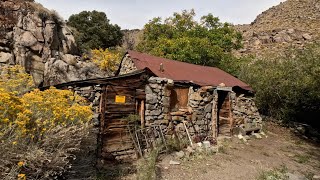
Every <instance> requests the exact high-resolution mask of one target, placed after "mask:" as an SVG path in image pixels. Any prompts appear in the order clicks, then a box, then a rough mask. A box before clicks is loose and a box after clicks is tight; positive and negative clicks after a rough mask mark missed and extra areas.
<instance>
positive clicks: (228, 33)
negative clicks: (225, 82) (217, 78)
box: [137, 10, 242, 66]
mask: <svg viewBox="0 0 320 180" xmlns="http://www.w3.org/2000/svg"><path fill="white" fill-rule="evenodd" d="M195 15H196V14H195V12H194V10H190V11H187V10H184V11H182V13H174V14H173V16H172V17H169V18H167V19H165V20H164V21H162V19H161V18H160V17H157V18H154V19H152V20H151V21H149V23H147V24H146V25H145V26H144V30H143V32H144V34H143V39H142V41H141V42H140V43H139V44H138V46H137V50H138V51H141V52H147V53H150V54H153V55H155V56H161V57H165V58H170V59H174V60H182V61H186V62H189V63H194V64H200V65H207V66H217V65H219V62H220V60H221V59H223V58H226V56H229V53H230V52H231V50H233V49H238V48H240V47H241V39H242V37H241V34H240V33H238V32H236V31H235V30H234V29H232V28H231V26H230V24H228V23H221V22H220V21H219V18H217V17H214V16H213V15H212V14H208V15H207V16H203V17H202V18H201V20H200V22H197V21H196V20H194V18H195Z"/></svg>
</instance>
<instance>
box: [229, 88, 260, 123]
mask: <svg viewBox="0 0 320 180" xmlns="http://www.w3.org/2000/svg"><path fill="white" fill-rule="evenodd" d="M231 106H232V114H233V119H234V126H235V127H242V128H244V129H251V128H256V127H260V128H261V127H262V118H261V116H260V114H259V111H258V108H257V106H256V104H255V102H254V98H253V97H246V96H245V95H244V94H241V95H239V94H236V93H234V92H232V93H231Z"/></svg>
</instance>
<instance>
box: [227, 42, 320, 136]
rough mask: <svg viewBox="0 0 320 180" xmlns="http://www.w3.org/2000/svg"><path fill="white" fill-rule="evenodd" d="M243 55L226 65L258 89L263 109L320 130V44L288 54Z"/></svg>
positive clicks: (277, 117) (289, 120) (288, 52)
mask: <svg viewBox="0 0 320 180" xmlns="http://www.w3.org/2000/svg"><path fill="white" fill-rule="evenodd" d="M250 59H251V58H248V59H246V58H243V59H241V60H239V61H232V62H227V61H224V62H223V64H225V65H224V67H225V68H226V69H225V70H227V71H228V70H229V72H233V73H235V75H237V76H238V77H239V78H240V79H242V80H244V81H245V82H247V83H249V84H250V85H251V86H252V87H253V89H254V90H255V91H256V102H257V104H258V106H259V109H260V111H261V112H262V113H263V114H265V115H268V116H272V117H273V118H276V119H277V120H281V121H283V122H285V123H291V122H301V123H307V124H310V125H312V127H314V128H317V129H318V130H320V122H319V118H318V119H317V118H316V117H320V45H319V44H315V45H310V46H308V47H306V48H305V49H303V50H299V49H288V50H287V51H286V52H285V54H280V55H276V54H275V55H272V54H270V55H268V56H267V57H264V58H263V57H262V58H255V59H251V60H250Z"/></svg>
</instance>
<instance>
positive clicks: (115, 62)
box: [91, 48, 123, 73]
mask: <svg viewBox="0 0 320 180" xmlns="http://www.w3.org/2000/svg"><path fill="white" fill-rule="evenodd" d="M122 56H123V53H122V52H121V51H119V50H113V49H102V48H100V49H93V50H91V60H92V61H93V62H94V63H95V64H96V65H98V66H99V67H100V69H101V70H104V71H109V73H114V72H115V71H116V70H117V68H118V66H119V64H120V61H121V58H122Z"/></svg>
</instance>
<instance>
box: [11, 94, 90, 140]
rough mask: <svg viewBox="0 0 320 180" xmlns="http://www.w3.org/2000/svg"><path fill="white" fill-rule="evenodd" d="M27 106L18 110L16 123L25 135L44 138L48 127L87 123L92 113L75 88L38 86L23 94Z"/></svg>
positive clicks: (23, 100) (24, 104)
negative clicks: (38, 87) (75, 92)
mask: <svg viewBox="0 0 320 180" xmlns="http://www.w3.org/2000/svg"><path fill="white" fill-rule="evenodd" d="M21 102H22V104H23V107H24V110H23V111H21V112H20V113H18V117H17V120H16V124H17V125H18V127H19V132H21V133H22V135H28V134H29V135H31V136H32V137H35V138H40V137H41V136H42V135H43V134H44V133H45V132H46V131H48V130H50V129H52V128H53V127H56V126H58V125H60V126H68V125H71V124H83V123H86V122H88V121H89V120H90V119H91V117H92V110H91V107H90V106H85V104H84V103H85V101H84V99H83V98H81V97H80V96H77V95H76V96H74V94H73V92H72V91H69V90H58V89H55V88H50V89H48V90H45V91H40V90H38V89H36V90H34V91H32V92H30V93H27V94H25V95H23V96H22V97H21Z"/></svg>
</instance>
